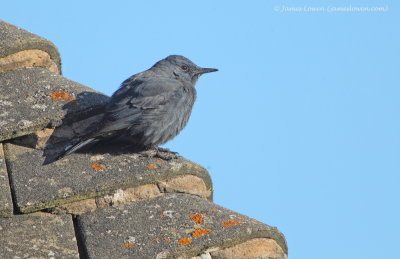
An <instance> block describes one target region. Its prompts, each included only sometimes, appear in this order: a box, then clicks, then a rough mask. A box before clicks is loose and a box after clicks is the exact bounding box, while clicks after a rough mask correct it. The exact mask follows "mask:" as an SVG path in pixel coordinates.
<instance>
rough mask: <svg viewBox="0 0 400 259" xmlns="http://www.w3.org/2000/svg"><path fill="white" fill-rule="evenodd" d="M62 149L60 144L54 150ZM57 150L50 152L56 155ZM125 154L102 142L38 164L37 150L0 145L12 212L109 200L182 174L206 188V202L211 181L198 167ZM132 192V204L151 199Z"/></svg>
mask: <svg viewBox="0 0 400 259" xmlns="http://www.w3.org/2000/svg"><path fill="white" fill-rule="evenodd" d="M63 147H64V145H61V146H60V147H59V148H60V149H62V148H63ZM60 149H58V150H57V149H56V150H54V152H53V153H54V154H58V152H59V151H60ZM131 149H132V147H131V146H130V145H129V144H127V143H125V142H124V143H118V142H116V143H105V144H104V145H102V146H100V145H99V146H97V147H96V148H92V149H91V150H90V151H87V153H75V154H72V155H70V156H68V157H66V158H63V159H61V160H59V161H56V162H54V163H50V164H47V165H43V163H44V161H45V157H43V154H44V151H43V150H39V149H33V148H28V147H24V146H20V145H16V144H12V143H6V144H5V148H4V150H5V158H6V161H7V165H8V169H9V176H10V178H11V183H12V188H13V192H14V197H15V204H16V206H17V208H18V210H19V211H21V212H23V213H28V212H32V211H37V210H41V209H45V208H53V207H57V206H60V205H62V204H66V203H71V202H75V201H79V200H85V199H89V198H94V197H100V196H104V195H107V194H111V195H114V192H115V191H116V190H118V189H121V190H126V189H128V188H137V187H139V186H143V185H148V184H153V185H156V184H158V183H160V182H166V181H167V180H169V179H173V178H177V177H179V176H183V175H193V176H195V177H197V178H198V179H202V181H203V183H201V184H202V185H204V186H205V187H206V188H205V189H206V191H204V193H208V194H209V196H207V198H208V199H211V196H212V184H211V178H210V176H209V174H208V172H207V171H206V170H205V169H204V168H203V167H201V166H199V165H197V164H195V163H193V162H190V161H188V160H186V159H184V158H182V157H178V158H177V159H172V160H169V161H165V160H160V159H157V158H154V157H145V156H142V155H140V154H138V153H135V152H133V151H131ZM186 189H188V190H189V188H186ZM138 190H140V189H135V191H134V196H135V199H136V198H138V197H142V198H143V197H146V195H149V196H151V195H153V194H152V193H151V192H150V193H149V194H146V193H145V192H144V193H143V192H142V193H140V192H138ZM182 190H183V189H182ZM128 197H129V196H128ZM114 198H115V197H114ZM128 199H131V198H128Z"/></svg>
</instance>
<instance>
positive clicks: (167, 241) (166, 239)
mask: <svg viewBox="0 0 400 259" xmlns="http://www.w3.org/2000/svg"><path fill="white" fill-rule="evenodd" d="M162 240H163V241H164V242H166V243H169V242H171V240H170V239H169V238H168V237H163V239H162Z"/></svg>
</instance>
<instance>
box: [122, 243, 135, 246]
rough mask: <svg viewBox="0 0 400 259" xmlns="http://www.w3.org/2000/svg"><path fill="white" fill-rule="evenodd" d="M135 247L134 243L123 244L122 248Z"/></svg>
mask: <svg viewBox="0 0 400 259" xmlns="http://www.w3.org/2000/svg"><path fill="white" fill-rule="evenodd" d="M134 245H135V243H124V246H125V247H132V246H134Z"/></svg>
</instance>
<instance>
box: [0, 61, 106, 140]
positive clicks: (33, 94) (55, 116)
mask: <svg viewBox="0 0 400 259" xmlns="http://www.w3.org/2000/svg"><path fill="white" fill-rule="evenodd" d="M0 89H1V95H0V141H2V140H6V139H11V138H15V137H18V136H22V135H26V134H29V133H33V132H35V131H37V130H41V129H43V128H46V127H56V126H59V125H61V124H62V123H64V124H69V123H71V122H72V121H78V120H81V119H83V118H86V117H88V116H92V115H94V114H96V113H98V112H99V111H100V110H101V108H103V105H104V103H105V102H106V101H107V100H108V98H109V97H107V96H105V95H104V94H101V93H99V92H97V91H94V90H93V89H91V88H89V87H86V86H83V85H81V84H78V83H76V82H73V81H71V80H68V79H66V78H64V77H62V76H59V75H56V74H54V73H52V72H50V71H48V70H46V69H44V68H26V69H19V70H14V71H10V72H7V73H0Z"/></svg>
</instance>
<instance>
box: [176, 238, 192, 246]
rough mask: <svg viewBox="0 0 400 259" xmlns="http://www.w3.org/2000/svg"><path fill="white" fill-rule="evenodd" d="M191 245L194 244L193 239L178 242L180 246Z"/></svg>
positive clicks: (183, 239)
mask: <svg viewBox="0 0 400 259" xmlns="http://www.w3.org/2000/svg"><path fill="white" fill-rule="evenodd" d="M190 243H192V239H190V238H181V239H179V240H178V244H180V245H181V246H187V245H189V244H190Z"/></svg>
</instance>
